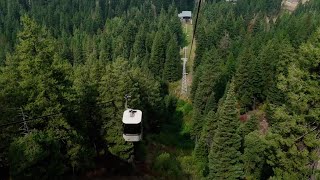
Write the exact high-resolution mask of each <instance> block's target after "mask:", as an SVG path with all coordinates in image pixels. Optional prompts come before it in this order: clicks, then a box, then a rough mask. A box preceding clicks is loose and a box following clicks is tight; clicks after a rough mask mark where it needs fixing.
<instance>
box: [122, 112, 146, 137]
mask: <svg viewBox="0 0 320 180" xmlns="http://www.w3.org/2000/svg"><path fill="white" fill-rule="evenodd" d="M122 123H123V138H124V140H125V141H128V142H138V141H141V139H142V111H140V110H135V109H127V110H125V111H124V113H123V117H122Z"/></svg>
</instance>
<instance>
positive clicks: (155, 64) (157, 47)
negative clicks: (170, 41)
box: [149, 30, 166, 76]
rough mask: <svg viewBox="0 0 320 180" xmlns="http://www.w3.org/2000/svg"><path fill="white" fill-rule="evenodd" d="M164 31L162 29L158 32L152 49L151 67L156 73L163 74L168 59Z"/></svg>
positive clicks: (157, 74)
mask: <svg viewBox="0 0 320 180" xmlns="http://www.w3.org/2000/svg"><path fill="white" fill-rule="evenodd" d="M163 36H164V34H163V32H162V31H161V30H160V31H158V32H157V33H156V35H155V38H154V41H153V44H152V50H151V58H150V61H149V69H150V71H151V72H152V73H154V75H156V76H161V75H162V73H163V67H164V63H165V59H166V49H165V42H164V39H163Z"/></svg>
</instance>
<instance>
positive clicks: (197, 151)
mask: <svg viewBox="0 0 320 180" xmlns="http://www.w3.org/2000/svg"><path fill="white" fill-rule="evenodd" d="M217 123H218V122H217V117H216V111H215V109H211V110H210V112H209V113H208V115H207V116H206V119H205V125H204V126H203V128H202V131H201V135H200V138H199V139H198V141H197V142H196V145H195V148H194V153H193V156H194V158H195V160H196V162H197V167H198V169H197V171H198V173H199V175H200V176H203V177H206V176H207V175H208V173H209V167H208V155H209V151H210V147H211V144H212V138H213V137H214V136H215V133H216V129H217Z"/></svg>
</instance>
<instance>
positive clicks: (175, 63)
mask: <svg viewBox="0 0 320 180" xmlns="http://www.w3.org/2000/svg"><path fill="white" fill-rule="evenodd" d="M166 52H167V54H166V62H165V64H164V69H163V80H165V81H168V82H174V81H177V80H178V79H180V78H181V72H182V68H181V60H180V54H179V46H178V43H177V40H176V39H175V38H171V40H170V41H169V43H168V45H167V51H166Z"/></svg>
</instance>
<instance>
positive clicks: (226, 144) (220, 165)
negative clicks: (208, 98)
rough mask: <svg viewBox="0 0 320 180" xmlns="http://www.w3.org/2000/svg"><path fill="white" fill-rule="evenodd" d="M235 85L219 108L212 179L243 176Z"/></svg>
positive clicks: (212, 155) (214, 138)
mask: <svg viewBox="0 0 320 180" xmlns="http://www.w3.org/2000/svg"><path fill="white" fill-rule="evenodd" d="M236 104H237V102H236V98H235V94H234V85H233V83H231V84H230V87H229V90H228V93H227V97H226V99H225V101H224V103H223V104H222V105H221V107H219V109H218V129H217V131H216V133H215V136H214V137H213V143H212V145H211V148H210V153H209V170H210V173H209V175H208V177H209V178H210V179H239V178H242V177H243V170H242V163H241V153H240V151H239V149H240V146H241V137H240V135H238V134H237V129H238V128H239V123H240V121H239V116H238V111H237V109H236Z"/></svg>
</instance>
